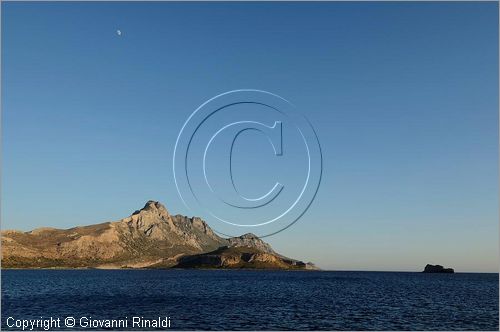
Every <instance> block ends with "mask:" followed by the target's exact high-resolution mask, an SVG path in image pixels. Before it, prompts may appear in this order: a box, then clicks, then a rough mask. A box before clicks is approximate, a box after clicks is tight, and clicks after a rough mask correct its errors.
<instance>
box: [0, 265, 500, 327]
mask: <svg viewBox="0 0 500 332" xmlns="http://www.w3.org/2000/svg"><path fill="white" fill-rule="evenodd" d="M1 283H2V307H1V314H2V318H1V319H2V329H9V328H8V326H7V319H8V318H9V317H12V318H11V320H10V321H9V322H10V323H12V322H13V321H14V320H22V319H40V317H43V318H44V319H46V318H50V317H53V318H54V319H55V318H60V322H61V328H65V327H64V319H65V318H66V317H73V318H75V325H76V327H79V328H82V327H80V326H79V320H80V318H81V317H85V319H87V322H88V321H89V320H97V321H103V320H106V319H115V320H118V319H122V320H123V321H125V320H126V321H127V322H128V327H127V328H123V327H121V328H120V329H121V330H123V329H135V330H137V329H139V328H133V327H132V326H131V325H132V317H143V318H144V319H151V320H153V319H158V317H161V318H163V319H164V318H165V317H169V321H170V324H171V325H170V329H172V330H205V329H207V330H262V329H265V330H498V297H499V293H498V274H481V273H455V274H423V273H404V272H328V271H320V272H311V271H247V270H239V271H227V270H3V271H2V275H1ZM89 317H91V318H89ZM126 317H127V318H126ZM84 322H85V320H84ZM11 329H14V330H16V329H17V328H11ZM85 329H87V330H90V329H97V330H102V329H103V328H99V327H97V328H88V327H87V328H85ZM145 329H149V330H151V329H152V328H145ZM17 330H19V329H17ZM37 330H41V328H37ZM51 330H52V329H51Z"/></svg>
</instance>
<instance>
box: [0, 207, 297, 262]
mask: <svg viewBox="0 0 500 332" xmlns="http://www.w3.org/2000/svg"><path fill="white" fill-rule="evenodd" d="M220 248H250V249H251V250H253V251H254V252H253V254H254V255H256V256H255V257H254V258H253V259H252V261H255V262H257V261H261V260H266V259H268V260H272V259H273V258H272V256H273V257H274V256H275V257H277V258H279V259H278V260H276V262H278V261H280V260H282V261H284V260H285V259H287V258H285V257H282V256H280V255H278V254H277V253H275V252H274V251H273V249H272V248H271V246H269V244H267V243H265V242H264V241H262V240H261V239H259V238H258V237H257V236H255V235H253V234H245V235H242V236H240V237H235V238H229V239H225V238H222V237H220V236H218V235H217V234H215V233H214V232H213V231H212V229H211V228H210V227H209V226H208V225H207V223H206V222H205V221H203V220H202V219H200V218H197V217H193V218H189V217H186V216H182V215H171V214H170V213H169V212H168V210H167V209H166V208H165V206H163V205H162V204H160V203H159V202H156V201H148V202H147V203H146V205H145V206H144V207H143V208H142V209H140V210H137V211H135V212H134V213H133V214H132V215H130V216H129V217H127V218H124V219H121V220H118V221H115V222H106V223H102V224H97V225H89V226H82V227H74V228H70V229H55V228H39V229H35V230H33V231H30V232H21V231H14V230H7V231H2V267H3V268H82V267H83V268H85V267H91V268H123V267H127V268H144V267H151V268H153V267H155V268H168V267H173V266H179V264H180V263H181V258H182V257H196V255H203V254H207V253H211V252H215V251H217V250H222V249H220ZM264 254H266V255H269V257H267V258H266V257H264V256H262V255H264ZM245 257H246V256H245ZM185 259H186V258H185ZM224 259H226V256H224ZM227 259H229V258H227ZM288 260H290V259H288ZM290 261H294V260H290ZM297 262H298V261H297ZM216 265H217V264H216ZM218 265H220V266H223V267H230V266H232V265H231V264H228V263H221V264H218ZM233 265H234V267H237V266H238V264H233ZM281 266H282V265H280V264H277V265H276V266H274V267H275V268H281Z"/></svg>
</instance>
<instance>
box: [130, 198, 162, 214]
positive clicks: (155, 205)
mask: <svg viewBox="0 0 500 332" xmlns="http://www.w3.org/2000/svg"><path fill="white" fill-rule="evenodd" d="M141 212H151V213H154V214H158V215H160V216H165V217H168V216H170V214H169V213H168V210H167V208H166V207H165V206H164V205H163V204H161V203H160V202H158V201H153V200H149V201H147V202H146V204H145V205H144V207H143V208H142V209H140V210H137V211H135V212H134V213H133V215H135V214H139V213H141Z"/></svg>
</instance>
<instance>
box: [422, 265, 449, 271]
mask: <svg viewBox="0 0 500 332" xmlns="http://www.w3.org/2000/svg"><path fill="white" fill-rule="evenodd" d="M422 272H424V273H455V271H454V270H453V269H452V268H444V267H443V266H442V265H431V264H427V265H426V266H425V268H424V270H423V271H422Z"/></svg>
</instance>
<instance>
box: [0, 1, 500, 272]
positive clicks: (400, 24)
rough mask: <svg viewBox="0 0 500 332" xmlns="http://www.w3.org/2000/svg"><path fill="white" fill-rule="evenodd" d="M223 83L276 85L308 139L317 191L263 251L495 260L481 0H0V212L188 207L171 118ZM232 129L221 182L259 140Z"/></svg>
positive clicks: (349, 258) (9, 224)
mask: <svg viewBox="0 0 500 332" xmlns="http://www.w3.org/2000/svg"><path fill="white" fill-rule="evenodd" d="M117 29H120V30H121V31H122V35H121V36H118V35H117V34H116V30H117ZM239 88H254V89H262V90H266V91H271V92H273V93H276V94H278V95H280V96H282V97H284V98H287V99H288V100H290V101H292V102H293V103H294V104H295V105H296V107H297V109H298V110H299V111H300V112H302V113H303V114H304V115H305V116H307V118H308V119H309V121H310V122H311V123H312V125H313V126H314V128H315V130H316V132H317V134H318V137H319V140H320V142H321V146H322V151H323V158H324V159H323V180H322V184H321V187H320V189H319V192H318V195H317V197H316V200H315V201H314V203H313V204H312V206H311V208H310V209H309V211H308V212H307V213H306V214H305V215H304V216H303V217H302V219H301V220H299V222H297V223H296V224H295V225H294V226H293V227H290V228H289V229H287V230H286V231H284V232H281V233H279V234H278V235H275V236H273V237H268V238H266V239H267V240H268V242H270V243H271V244H272V245H273V246H274V247H275V249H276V250H277V251H279V252H282V253H284V254H286V255H288V256H291V257H296V258H300V259H304V260H310V261H313V262H316V263H317V264H318V265H319V266H321V267H322V268H327V269H349V270H351V269H355V270H358V269H361V270H408V271H414V270H420V269H421V268H423V266H424V265H425V264H427V263H438V264H442V265H446V266H452V267H454V268H455V269H456V270H458V271H498V239H499V237H498V4H497V3H495V2H482V3H458V2H454V3H452V2H448V3H404V4H403V3H392V2H390V3H387V2H386V3H309V4H307V3H212V4H207V3H204V4H201V3H131V2H129V3H94V2H92V3H57V2H54V3H27V2H26V3H5V2H3V3H2V111H3V112H2V153H3V158H2V211H1V213H2V227H3V228H4V229H6V228H9V229H10V228H15V229H22V230H29V229H33V228H36V227H41V226H52V227H60V228H69V227H72V226H75V225H85V224H93V223H98V222H103V221H109V220H115V219H119V218H123V217H125V216H127V215H128V214H130V213H131V212H132V211H133V210H135V209H137V208H140V207H142V205H143V204H144V203H145V201H147V200H149V199H155V200H159V201H162V202H163V203H164V204H165V205H166V206H167V208H168V209H169V210H170V211H171V212H172V213H181V214H187V215H191V212H190V211H189V210H188V209H187V208H186V207H185V206H184V205H183V204H182V202H181V200H180V198H179V197H178V195H177V192H176V190H175V186H174V181H173V176H172V153H173V149H174V144H175V140H176V137H177V134H178V132H179V130H180V128H181V127H182V125H183V124H184V122H185V121H186V119H187V118H188V116H189V115H190V114H191V113H192V112H193V111H194V110H195V109H196V108H197V107H198V106H199V105H201V104H202V103H203V102H205V101H206V100H207V99H209V98H211V97H213V96H215V95H218V94H220V93H223V92H225V91H229V90H234V89H239ZM240 143H241V148H242V151H247V153H245V154H242V155H241V156H239V157H238V158H241V159H239V162H240V164H239V165H240V166H241V167H242V168H240V169H239V170H238V169H236V170H235V172H236V174H238V172H240V174H243V173H242V172H244V174H246V175H247V176H246V177H244V178H242V179H241V180H239V181H240V182H238V186H241V188H246V189H244V190H247V191H248V192H249V193H252V194H255V193H258V192H261V191H262V188H267V186H266V185H265V186H264V187H261V186H262V183H261V182H260V181H256V179H263V178H266V176H268V175H269V174H270V172H271V174H273V173H272V172H276V171H277V169H275V168H273V166H268V163H267V162H266V163H265V164H264V163H263V162H262V161H263V160H268V159H272V158H271V157H269V156H268V154H267V152H268V150H267V149H268V148H269V147H268V145H267V144H268V143H266V141H265V140H264V139H262V140H257V141H255V140H254V139H253V138H251V137H250V136H249V137H245V138H243V139H242V141H241V142H240ZM264 152H266V153H264ZM266 158H267V159H266ZM293 167H294V166H293V165H290V168H291V169H292V170H293ZM278 171H279V170H278ZM266 179H267V178H266ZM267 185H268V184H267ZM202 217H206V216H202ZM242 233H243V231H242Z"/></svg>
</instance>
